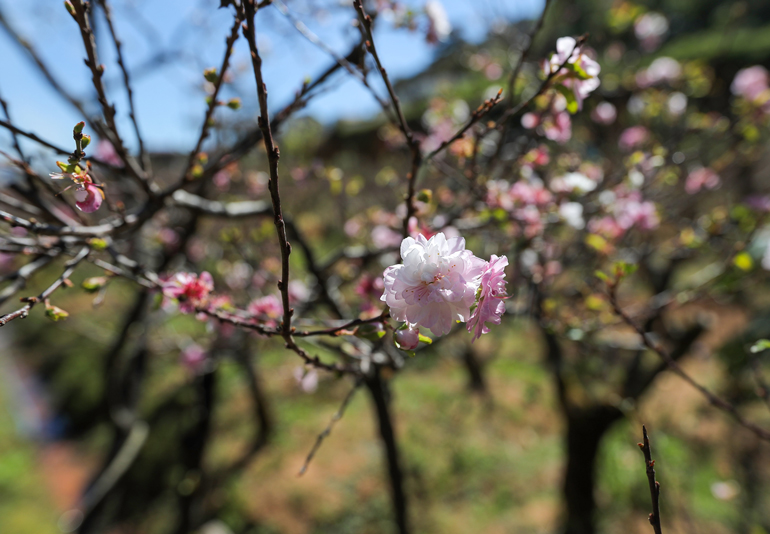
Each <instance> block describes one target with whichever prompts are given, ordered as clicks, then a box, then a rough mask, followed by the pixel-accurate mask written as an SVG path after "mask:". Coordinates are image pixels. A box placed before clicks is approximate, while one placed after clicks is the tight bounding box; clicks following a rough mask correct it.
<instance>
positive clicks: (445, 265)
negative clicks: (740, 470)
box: [380, 232, 508, 350]
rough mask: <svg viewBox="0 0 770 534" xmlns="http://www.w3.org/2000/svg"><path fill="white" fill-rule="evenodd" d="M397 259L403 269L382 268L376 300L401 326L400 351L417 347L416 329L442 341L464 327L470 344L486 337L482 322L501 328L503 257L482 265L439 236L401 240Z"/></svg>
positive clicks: (458, 242) (460, 244) (457, 240)
mask: <svg viewBox="0 0 770 534" xmlns="http://www.w3.org/2000/svg"><path fill="white" fill-rule="evenodd" d="M401 259H402V261H403V263H402V264H399V265H392V266H390V267H388V268H387V269H385V272H384V274H383V277H384V284H385V291H384V292H383V294H382V297H381V298H380V300H382V301H383V302H385V303H386V304H387V305H388V307H389V308H390V315H391V317H393V318H394V319H396V320H397V321H402V322H404V327H402V328H401V329H400V330H399V331H397V333H396V341H398V343H399V345H400V346H401V348H403V349H407V350H409V349H413V348H415V347H416V346H417V343H418V341H419V329H420V328H421V327H422V328H426V329H428V330H430V331H431V332H432V333H433V334H434V335H436V336H442V335H445V334H448V333H449V331H450V330H451V329H452V327H453V326H454V325H455V324H456V323H457V322H464V323H467V328H468V331H469V332H471V333H473V336H474V340H475V339H477V338H478V337H479V336H481V334H483V333H487V332H489V329H488V327H487V326H486V324H487V323H491V324H500V320H501V316H502V314H503V313H504V312H505V303H504V302H503V299H505V298H506V293H505V280H504V277H505V273H504V268H505V266H506V265H508V259H507V258H506V257H504V256H503V257H497V256H492V259H491V260H490V261H489V262H486V261H484V260H482V259H481V258H478V257H476V256H475V255H474V254H473V252H471V251H470V250H467V249H466V248H465V239H463V238H462V237H452V238H449V239H447V238H446V236H445V235H444V234H443V233H442V232H439V233H437V234H436V235H434V236H433V237H431V238H430V239H428V238H426V237H425V236H423V235H418V236H417V238H416V239H415V238H412V237H407V238H406V239H404V240H403V242H402V243H401Z"/></svg>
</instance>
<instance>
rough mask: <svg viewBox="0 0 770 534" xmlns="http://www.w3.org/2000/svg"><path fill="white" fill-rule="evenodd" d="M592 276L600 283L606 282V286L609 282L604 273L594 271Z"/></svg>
mask: <svg viewBox="0 0 770 534" xmlns="http://www.w3.org/2000/svg"><path fill="white" fill-rule="evenodd" d="M594 276H595V277H596V278H598V279H599V280H601V281H602V282H607V283H608V284H609V283H610V282H611V280H610V277H609V275H608V274H607V273H605V272H604V271H598V270H597V271H594Z"/></svg>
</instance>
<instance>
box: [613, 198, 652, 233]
mask: <svg viewBox="0 0 770 534" xmlns="http://www.w3.org/2000/svg"><path fill="white" fill-rule="evenodd" d="M615 218H616V220H617V221H618V225H619V226H620V227H621V228H623V229H625V230H628V229H629V228H631V227H632V226H636V227H638V228H641V229H642V230H654V229H655V228H657V227H658V225H659V224H660V218H659V217H658V210H657V209H656V208H655V204H654V203H653V202H650V201H644V202H642V201H639V200H637V199H635V198H625V199H618V201H617V203H616V204H615Z"/></svg>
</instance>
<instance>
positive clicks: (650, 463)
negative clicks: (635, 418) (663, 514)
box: [638, 425, 662, 534]
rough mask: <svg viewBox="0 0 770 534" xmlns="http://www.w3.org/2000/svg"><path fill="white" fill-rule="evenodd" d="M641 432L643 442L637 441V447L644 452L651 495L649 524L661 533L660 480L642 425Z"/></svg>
mask: <svg viewBox="0 0 770 534" xmlns="http://www.w3.org/2000/svg"><path fill="white" fill-rule="evenodd" d="M642 434H643V435H644V443H639V444H638V445H639V448H640V449H642V452H643V453H644V463H645V465H646V466H647V481H648V482H649V484H650V497H652V513H651V514H650V517H649V519H650V524H651V525H652V529H653V530H654V531H655V534H661V533H662V531H661V528H660V482H658V481H656V480H655V460H653V459H652V451H651V449H650V439H649V438H648V437H647V428H646V427H645V426H644V425H642Z"/></svg>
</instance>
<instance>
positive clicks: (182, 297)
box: [162, 271, 214, 313]
mask: <svg viewBox="0 0 770 534" xmlns="http://www.w3.org/2000/svg"><path fill="white" fill-rule="evenodd" d="M213 290H214V279H213V278H212V277H211V275H210V274H209V273H208V272H206V271H204V272H202V273H201V274H200V277H199V276H196V275H195V274H193V273H176V274H175V275H174V276H173V277H171V278H170V279H169V280H167V281H166V282H164V283H163V288H162V291H163V296H165V297H167V298H171V299H177V300H178V301H179V311H180V312H182V313H192V312H194V311H195V309H196V308H198V307H200V306H202V305H204V304H205V303H206V301H207V299H208V296H209V293H211V292H212V291H213Z"/></svg>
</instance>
